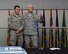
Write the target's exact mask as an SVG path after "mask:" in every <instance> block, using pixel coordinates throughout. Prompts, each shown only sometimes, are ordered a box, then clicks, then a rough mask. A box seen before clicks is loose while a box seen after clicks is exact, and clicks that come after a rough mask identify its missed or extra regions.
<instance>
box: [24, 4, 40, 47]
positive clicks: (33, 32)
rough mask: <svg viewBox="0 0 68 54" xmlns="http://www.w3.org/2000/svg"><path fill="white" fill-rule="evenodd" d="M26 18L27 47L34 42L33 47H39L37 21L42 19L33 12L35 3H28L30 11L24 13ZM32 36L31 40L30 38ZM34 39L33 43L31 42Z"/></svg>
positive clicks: (25, 35)
mask: <svg viewBox="0 0 68 54" xmlns="http://www.w3.org/2000/svg"><path fill="white" fill-rule="evenodd" d="M23 20H24V23H25V24H24V37H25V47H26V48H30V46H29V45H30V44H32V48H37V47H38V38H37V29H36V21H37V20H38V21H40V17H39V16H38V15H36V14H34V13H33V5H32V4H29V5H28V12H27V13H24V14H23ZM30 37H31V40H30ZM30 41H32V43H30Z"/></svg>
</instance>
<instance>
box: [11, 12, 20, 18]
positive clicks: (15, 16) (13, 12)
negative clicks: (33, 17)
mask: <svg viewBox="0 0 68 54" xmlns="http://www.w3.org/2000/svg"><path fill="white" fill-rule="evenodd" d="M12 15H13V16H14V17H17V16H16V14H15V13H14V12H13V14H12ZM20 16H21V15H20V14H19V15H18V17H20Z"/></svg>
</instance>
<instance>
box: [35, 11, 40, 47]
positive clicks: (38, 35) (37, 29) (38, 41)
mask: <svg viewBox="0 0 68 54" xmlns="http://www.w3.org/2000/svg"><path fill="white" fill-rule="evenodd" d="M36 14H38V10H36ZM38 26H39V25H38V21H36V27H38ZM37 37H38V48H39V47H40V38H39V28H37Z"/></svg>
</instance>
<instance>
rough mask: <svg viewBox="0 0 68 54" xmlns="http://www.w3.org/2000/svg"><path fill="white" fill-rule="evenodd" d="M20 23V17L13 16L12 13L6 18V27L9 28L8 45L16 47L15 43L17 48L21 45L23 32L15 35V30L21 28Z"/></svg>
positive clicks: (21, 24)
mask: <svg viewBox="0 0 68 54" xmlns="http://www.w3.org/2000/svg"><path fill="white" fill-rule="evenodd" d="M22 22H23V21H22V16H21V15H18V16H15V15H14V13H12V14H11V15H10V16H9V18H8V27H9V28H10V44H11V45H12V46H15V45H16V41H17V45H18V46H22V45H23V32H22V31H21V32H20V33H18V34H17V33H16V30H17V29H19V28H20V29H22V28H23V23H22Z"/></svg>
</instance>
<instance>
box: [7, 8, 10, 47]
mask: <svg viewBox="0 0 68 54" xmlns="http://www.w3.org/2000/svg"><path fill="white" fill-rule="evenodd" d="M8 16H10V9H9V10H8ZM7 45H8V46H10V29H8V37H7Z"/></svg>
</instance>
